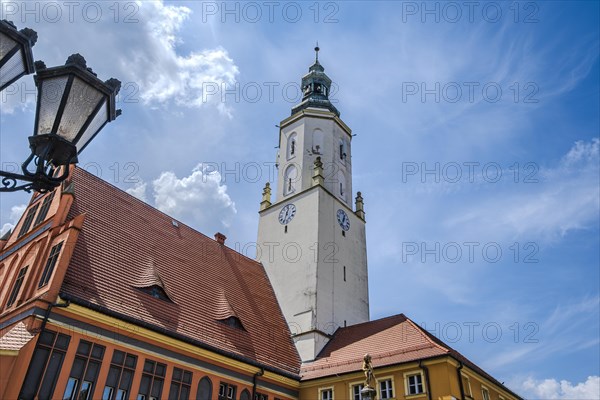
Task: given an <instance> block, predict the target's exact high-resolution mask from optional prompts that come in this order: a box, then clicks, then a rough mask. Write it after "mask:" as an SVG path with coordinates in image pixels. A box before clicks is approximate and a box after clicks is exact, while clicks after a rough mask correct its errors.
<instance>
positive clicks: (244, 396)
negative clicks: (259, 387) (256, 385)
mask: <svg viewBox="0 0 600 400" xmlns="http://www.w3.org/2000/svg"><path fill="white" fill-rule="evenodd" d="M240 400H250V392H249V391H248V389H244V391H243V392H242V394H241V395H240Z"/></svg>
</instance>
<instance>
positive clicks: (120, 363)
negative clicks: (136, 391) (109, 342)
mask: <svg viewBox="0 0 600 400" xmlns="http://www.w3.org/2000/svg"><path fill="white" fill-rule="evenodd" d="M136 364H137V356H134V355H133V354H129V353H125V352H123V351H119V350H115V351H114V352H113V356H112V360H111V362H110V369H109V370H108V376H107V377H106V385H105V386H104V390H103V392H102V400H125V399H127V398H128V393H129V390H130V389H131V381H132V380H133V374H134V373H135V366H136Z"/></svg>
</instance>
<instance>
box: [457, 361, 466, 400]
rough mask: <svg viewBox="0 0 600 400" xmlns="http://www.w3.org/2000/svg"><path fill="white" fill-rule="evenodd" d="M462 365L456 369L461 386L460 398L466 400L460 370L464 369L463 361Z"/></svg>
mask: <svg viewBox="0 0 600 400" xmlns="http://www.w3.org/2000/svg"><path fill="white" fill-rule="evenodd" d="M459 363H460V365H459V366H458V368H457V369H456V376H457V377H458V387H459V388H460V398H461V400H465V387H464V386H463V381H462V374H461V373H460V370H461V369H463V367H464V365H463V363H462V361H459Z"/></svg>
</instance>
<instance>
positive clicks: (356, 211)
mask: <svg viewBox="0 0 600 400" xmlns="http://www.w3.org/2000/svg"><path fill="white" fill-rule="evenodd" d="M315 51H316V59H315V63H314V64H313V65H312V66H311V67H310V68H309V71H308V74H306V75H305V76H304V77H303V78H302V91H303V97H302V101H301V103H300V104H298V105H297V106H295V107H294V108H293V109H292V113H291V116H290V117H288V118H286V119H284V120H283V121H282V122H281V123H280V133H279V152H278V155H277V165H278V178H277V188H276V193H275V200H274V202H273V203H272V202H271V187H270V185H269V184H268V183H267V185H266V186H265V189H264V191H263V199H262V202H261V204H260V212H259V216H260V217H259V226H258V246H257V259H258V261H260V262H261V263H262V264H263V265H264V266H265V269H266V271H267V274H268V275H269V279H270V281H271V284H272V285H273V289H274V291H275V294H276V296H277V299H278V300H279V304H280V305H281V308H282V311H283V313H284V315H285V318H286V319H287V322H288V324H289V326H290V330H291V332H292V335H293V339H294V342H295V343H296V347H297V348H298V352H299V353H300V357H301V358H302V360H303V361H310V360H312V359H314V358H315V357H316V356H317V354H318V353H319V351H320V350H321V349H322V348H323V346H324V345H325V344H326V343H327V341H328V340H329V337H330V335H331V334H332V333H333V332H334V331H335V330H336V329H337V328H338V327H343V326H347V325H353V324H357V323H360V322H365V321H368V320H369V294H368V282H367V275H368V274H367V250H366V238H365V213H364V209H363V199H362V196H361V193H360V192H358V193H357V194H356V196H355V197H354V194H353V192H352V157H351V154H352V153H351V145H350V143H351V140H352V131H351V130H350V128H349V127H348V126H347V125H346V124H345V123H344V122H343V121H342V120H341V119H340V113H339V111H338V110H337V108H335V106H334V105H333V104H332V103H331V101H330V100H329V94H330V90H331V79H330V78H329V77H328V76H327V75H326V74H325V69H324V68H323V66H322V65H321V64H320V63H319V59H318V54H319V53H318V51H319V48H318V47H316V48H315ZM353 203H354V204H353Z"/></svg>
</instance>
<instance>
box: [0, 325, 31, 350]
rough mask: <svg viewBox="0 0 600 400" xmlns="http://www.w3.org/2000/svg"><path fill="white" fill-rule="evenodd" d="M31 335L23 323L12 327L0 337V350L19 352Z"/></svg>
mask: <svg viewBox="0 0 600 400" xmlns="http://www.w3.org/2000/svg"><path fill="white" fill-rule="evenodd" d="M33 337H34V336H33V335H32V334H31V333H29V331H28V330H27V327H26V326H25V324H24V323H23V322H19V323H18V324H16V325H15V326H13V327H12V328H11V329H10V330H9V331H8V332H6V333H5V334H4V335H2V337H0V350H9V351H19V350H21V348H22V347H23V346H25V345H26V344H27V343H29V341H30V340H31V339H33Z"/></svg>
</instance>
